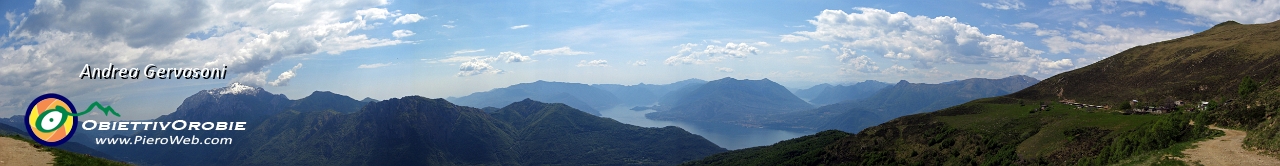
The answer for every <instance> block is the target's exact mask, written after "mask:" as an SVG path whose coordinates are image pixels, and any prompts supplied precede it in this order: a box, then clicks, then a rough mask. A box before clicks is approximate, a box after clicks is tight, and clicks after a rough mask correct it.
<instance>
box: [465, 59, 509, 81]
mask: <svg viewBox="0 0 1280 166" xmlns="http://www.w3.org/2000/svg"><path fill="white" fill-rule="evenodd" d="M502 72H503V71H502V70H499V69H495V68H493V66H491V65H489V62H485V60H482V59H472V60H470V61H467V62H463V63H462V65H460V66H458V74H457V76H458V77H467V76H475V75H481V74H502Z"/></svg>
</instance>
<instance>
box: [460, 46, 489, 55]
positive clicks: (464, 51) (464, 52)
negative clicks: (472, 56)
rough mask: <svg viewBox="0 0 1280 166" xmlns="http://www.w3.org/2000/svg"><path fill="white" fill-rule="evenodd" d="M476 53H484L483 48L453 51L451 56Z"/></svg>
mask: <svg viewBox="0 0 1280 166" xmlns="http://www.w3.org/2000/svg"><path fill="white" fill-rule="evenodd" d="M477 52H484V49H483V48H481V49H474V50H468V49H462V50H458V51H453V54H454V55H458V54H466V53H477Z"/></svg>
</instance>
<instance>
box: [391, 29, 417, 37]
mask: <svg viewBox="0 0 1280 166" xmlns="http://www.w3.org/2000/svg"><path fill="white" fill-rule="evenodd" d="M414 34H415V33H413V31H409V30H404V29H401V30H396V31H392V32H391V36H395V37H396V38H402V37H409V36H413V35H414Z"/></svg>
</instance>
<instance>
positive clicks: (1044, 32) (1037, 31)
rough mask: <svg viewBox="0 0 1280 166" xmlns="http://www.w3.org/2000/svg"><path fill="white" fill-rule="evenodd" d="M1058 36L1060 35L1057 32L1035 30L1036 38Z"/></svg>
mask: <svg viewBox="0 0 1280 166" xmlns="http://www.w3.org/2000/svg"><path fill="white" fill-rule="evenodd" d="M1058 34H1062V33H1061V32H1058V30H1044V29H1036V36H1057V35H1058Z"/></svg>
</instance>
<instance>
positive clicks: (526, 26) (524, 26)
mask: <svg viewBox="0 0 1280 166" xmlns="http://www.w3.org/2000/svg"><path fill="white" fill-rule="evenodd" d="M528 27H529V24H524V25H516V26H511V29H522V28H528Z"/></svg>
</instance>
